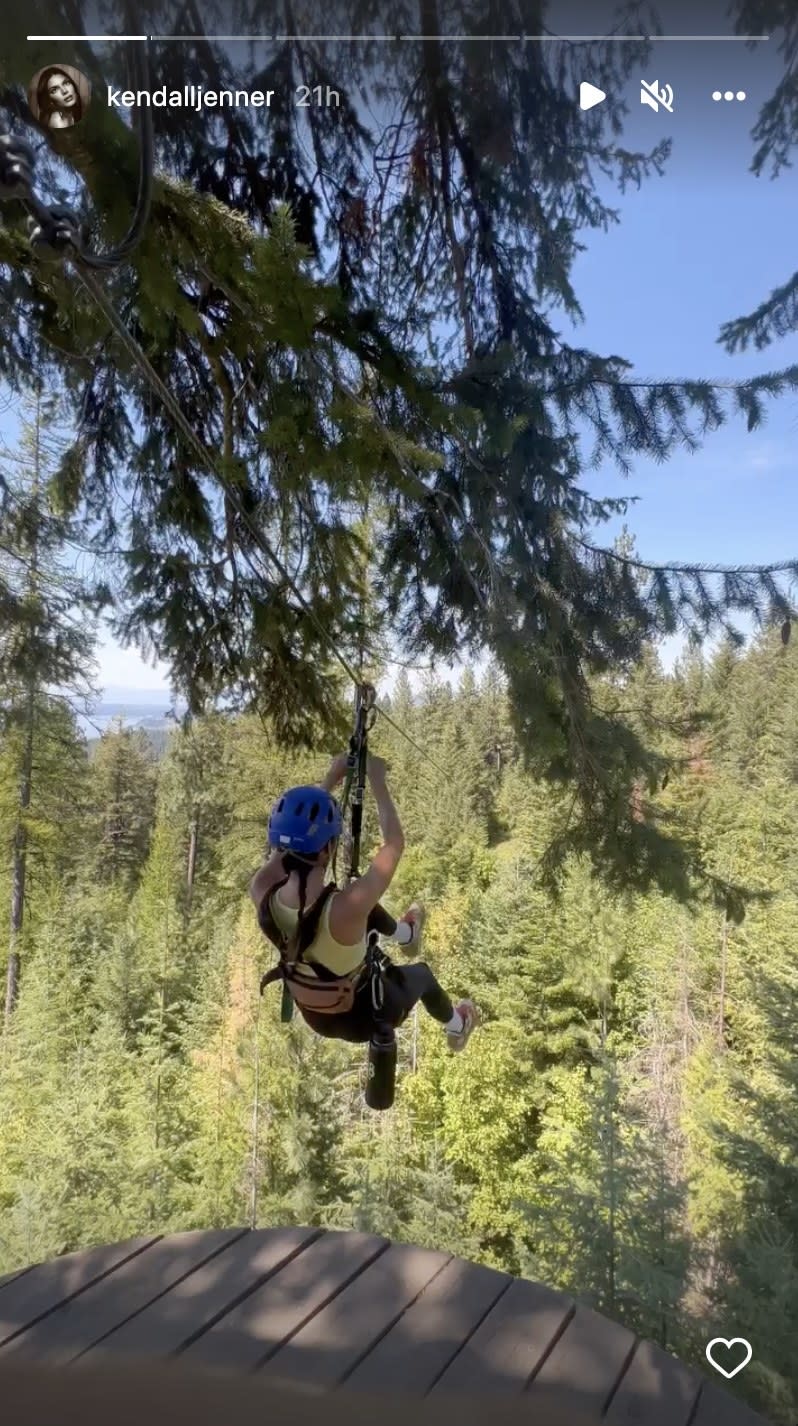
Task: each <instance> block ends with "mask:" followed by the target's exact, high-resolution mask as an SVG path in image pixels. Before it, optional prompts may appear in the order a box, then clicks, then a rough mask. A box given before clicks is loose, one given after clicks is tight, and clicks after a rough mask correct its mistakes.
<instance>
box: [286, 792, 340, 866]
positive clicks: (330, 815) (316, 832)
mask: <svg viewBox="0 0 798 1426" xmlns="http://www.w3.org/2000/svg"><path fill="white" fill-rule="evenodd" d="M343 822H344V819H343V816H342V813H341V809H340V807H339V806H338V803H337V802H336V800H335V798H334V797H332V796H331V795H330V793H329V792H325V790H324V788H323V787H291V788H289V790H288V792H284V793H283V795H282V797H278V799H277V801H276V802H275V804H274V806H273V807H272V810H271V816H270V817H269V846H270V847H277V848H278V849H279V850H280V851H281V852H297V853H298V854H299V856H304V857H313V856H315V855H316V853H317V852H320V851H321V849H322V847H326V846H327V843H328V842H331V841H332V840H333V839H334V838H335V837H340V835H341V828H342V827H343Z"/></svg>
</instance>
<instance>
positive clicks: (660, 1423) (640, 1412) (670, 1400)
mask: <svg viewBox="0 0 798 1426" xmlns="http://www.w3.org/2000/svg"><path fill="white" fill-rule="evenodd" d="M700 1389H701V1377H700V1376H699V1374H698V1372H696V1371H693V1369H692V1368H691V1367H687V1366H685V1364H684V1362H679V1361H677V1360H676V1358H675V1357H671V1356H669V1354H668V1353H667V1352H663V1350H662V1348H661V1347H657V1346H655V1344H654V1343H653V1342H640V1343H639V1344H638V1346H637V1349H636V1351H635V1354H634V1356H633V1357H632V1360H631V1362H630V1364H629V1367H628V1369H627V1371H626V1372H625V1373H624V1375H623V1377H622V1379H621V1383H620V1385H619V1387H618V1390H617V1392H616V1393H615V1395H614V1396H613V1398H612V1401H611V1402H610V1406H609V1410H608V1411H607V1414H606V1418H605V1419H606V1422H607V1426H632V1423H635V1426H636V1423H638V1422H640V1423H644V1426H687V1423H688V1421H689V1420H690V1413H691V1411H692V1409H693V1407H694V1405H695V1402H696V1398H697V1396H698V1393H699V1391H700Z"/></svg>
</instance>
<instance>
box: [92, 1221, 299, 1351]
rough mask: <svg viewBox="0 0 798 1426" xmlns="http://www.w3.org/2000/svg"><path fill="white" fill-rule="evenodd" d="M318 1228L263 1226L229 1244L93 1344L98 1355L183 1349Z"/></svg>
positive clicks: (294, 1254) (240, 1299) (269, 1275)
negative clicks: (217, 1255)
mask: <svg viewBox="0 0 798 1426" xmlns="http://www.w3.org/2000/svg"><path fill="white" fill-rule="evenodd" d="M321 1231H322V1230H321V1229H319V1228H259V1229H257V1230H256V1231H255V1232H247V1233H245V1234H244V1236H243V1237H241V1238H239V1239H238V1240H237V1241H236V1242H234V1243H231V1244H230V1246H229V1247H228V1248H227V1249H226V1250H225V1252H224V1253H223V1254H222V1255H221V1256H220V1257H216V1258H213V1259H211V1261H210V1262H208V1263H205V1264H203V1265H202V1266H200V1267H198V1268H197V1270H196V1271H195V1272H192V1273H191V1275H190V1276H189V1277H187V1278H186V1279H185V1280H184V1281H183V1282H181V1283H179V1284H178V1285H177V1286H176V1287H173V1288H172V1289H171V1291H169V1292H167V1293H165V1294H164V1296H162V1297H159V1298H158V1299H157V1301H155V1302H153V1303H151V1304H150V1306H148V1307H145V1308H144V1311H143V1312H140V1313H139V1314H138V1316H136V1317H133V1318H131V1319H130V1320H129V1321H128V1322H125V1323H124V1324H123V1325H122V1326H121V1327H119V1328H117V1329H116V1330H115V1331H114V1332H113V1333H112V1334H111V1335H110V1336H105V1337H104V1339H103V1340H101V1342H100V1344H99V1345H96V1344H95V1345H94V1349H93V1350H91V1351H88V1350H87V1354H86V1355H85V1356H83V1357H81V1362H82V1363H83V1364H87V1363H90V1362H91V1361H93V1360H94V1359H95V1358H96V1357H97V1356H98V1354H100V1353H102V1354H103V1355H105V1354H110V1355H117V1356H119V1355H122V1354H123V1353H124V1354H125V1355H138V1356H147V1355H151V1356H158V1357H166V1356H169V1355H171V1354H172V1353H174V1352H179V1351H180V1349H181V1348H182V1347H184V1346H185V1345H187V1343H188V1342H189V1341H190V1340H191V1339H192V1338H193V1337H195V1336H198V1335H199V1334H200V1332H202V1331H203V1330H204V1329H206V1328H207V1327H209V1326H211V1325H212V1324H213V1322H214V1321H215V1320H216V1319H217V1318H219V1317H221V1316H222V1315H223V1314H225V1313H226V1312H229V1311H231V1310H232V1309H233V1308H234V1307H236V1306H237V1305H238V1304H239V1302H241V1301H243V1299H244V1298H245V1297H247V1296H248V1295H249V1293H250V1292H252V1291H254V1290H255V1288H257V1287H259V1286H260V1285H261V1284H262V1283H264V1282H265V1281H266V1280H267V1279H268V1278H269V1277H271V1276H272V1275H273V1274H274V1273H275V1272H279V1271H280V1269H281V1268H282V1267H283V1266H284V1265H285V1264H286V1263H287V1262H288V1260H289V1259H291V1258H293V1257H294V1256H296V1254H297V1253H299V1252H301V1251H302V1250H303V1248H306V1247H307V1246H308V1245H309V1244H310V1243H312V1242H313V1240H314V1238H316V1237H318V1236H319V1234H320V1232H321Z"/></svg>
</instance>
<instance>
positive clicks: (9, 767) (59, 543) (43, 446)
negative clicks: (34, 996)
mask: <svg viewBox="0 0 798 1426" xmlns="http://www.w3.org/2000/svg"><path fill="white" fill-rule="evenodd" d="M68 444H69V435H68V432H66V431H65V429H64V424H63V402H62V401H61V400H60V399H59V397H58V396H57V395H52V394H46V393H45V392H44V390H43V387H42V385H41V383H39V384H38V385H37V387H36V390H35V392H34V394H33V395H32V396H30V397H29V398H28V399H27V400H26V402H25V403H24V406H23V409H22V414H21V420H20V428H19V441H18V445H17V446H16V448H15V449H13V450H10V449H8V448H5V449H3V450H0V616H2V626H1V627H0V688H2V695H0V731H1V732H2V735H3V739H4V742H5V750H4V751H5V757H4V761H5V763H6V775H7V776H12V777H15V779H16V782H17V792H16V798H15V804H14V809H13V813H12V815H11V825H10V828H9V830H10V840H11V848H10V851H11V878H10V880H11V887H10V926H9V942H8V962H7V966H8V969H7V977H6V994H5V1023H6V1025H7V1024H8V1021H9V1018H10V1016H11V1014H12V1012H13V1010H14V1007H15V1005H16V1001H17V995H18V991H19V975H20V952H21V948H22V943H23V928H24V923H25V915H26V909H27V906H26V897H27V888H28V855H29V843H30V837H31V829H32V823H33V820H34V819H35V816H36V804H37V788H36V781H37V772H36V769H37V768H38V772H39V774H41V771H42V764H43V762H44V760H45V756H44V747H45V745H46V744H47V743H48V742H50V743H51V744H52V742H53V741H60V740H63V747H64V750H65V756H66V759H69V758H72V759H74V758H75V753H76V749H75V744H74V735H73V736H72V738H71V739H70V732H71V729H70V727H69V724H70V718H69V712H68V710H69V707H70V702H69V700H70V695H71V696H72V698H80V697H83V698H84V699H85V697H86V696H87V694H88V692H89V683H88V679H89V675H90V672H91V667H92V660H91V654H92V639H91V632H90V626H87V623H86V619H87V615H88V613H89V611H90V608H91V605H92V594H91V591H90V590H89V588H88V587H87V585H86V583H85V582H84V581H83V579H82V578H81V577H80V575H79V573H77V572H76V571H75V569H74V567H73V566H72V565H71V564H70V560H69V556H70V553H72V555H73V557H74V549H73V550H70V546H71V542H72V541H74V540H75V539H77V538H78V531H77V529H76V522H75V520H74V519H71V518H70V516H69V515H68V513H65V512H64V510H63V507H62V505H61V502H60V499H59V498H58V493H57V491H56V489H55V486H54V477H55V474H56V471H57V468H58V466H59V464H60V462H61V461H62V459H63V457H64V453H65V451H66V450H67V447H68ZM65 711H66V716H65ZM9 810H10V809H9Z"/></svg>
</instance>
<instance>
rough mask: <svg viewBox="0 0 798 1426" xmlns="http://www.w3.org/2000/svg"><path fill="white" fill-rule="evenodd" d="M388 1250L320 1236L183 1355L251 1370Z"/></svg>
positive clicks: (373, 1240) (379, 1241) (350, 1236)
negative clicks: (379, 1255) (380, 1254)
mask: <svg viewBox="0 0 798 1426" xmlns="http://www.w3.org/2000/svg"><path fill="white" fill-rule="evenodd" d="M387 1247H388V1243H387V1241H386V1239H385V1238H378V1237H376V1236H375V1235H373V1234H371V1233H324V1234H323V1236H322V1237H321V1238H317V1239H316V1241H315V1242H314V1243H311V1244H310V1246H309V1247H308V1248H306V1249H305V1251H304V1252H303V1253H300V1254H299V1257H297V1258H294V1259H293V1261H292V1262H290V1263H288V1264H287V1265H286V1266H285V1267H284V1268H283V1269H282V1271H281V1272H279V1273H277V1274H276V1275H275V1276H274V1277H272V1278H270V1279H269V1281H268V1282H266V1283H264V1285H263V1287H260V1288H258V1289H257V1291H255V1292H253V1293H251V1294H250V1296H249V1297H247V1298H245V1299H244V1301H243V1302H241V1303H239V1305H238V1306H237V1307H234V1308H233V1310H232V1312H229V1313H227V1314H226V1316H224V1317H222V1318H221V1320H220V1321H219V1322H217V1323H215V1325H214V1326H213V1327H211V1329H210V1331H208V1332H205V1333H203V1335H202V1336H201V1337H199V1338H198V1339H197V1341H196V1342H192V1343H191V1344H190V1345H189V1346H188V1347H187V1349H186V1351H185V1353H183V1354H181V1357H180V1360H181V1361H183V1360H187V1361H188V1362H189V1363H194V1362H196V1363H198V1364H201V1365H203V1366H204V1365H210V1366H216V1367H225V1368H227V1367H229V1368H233V1369H235V1370H238V1371H249V1370H252V1369H253V1368H255V1367H256V1366H258V1365H259V1364H260V1363H262V1362H263V1361H264V1360H265V1359H266V1358H267V1357H268V1356H270V1355H272V1354H273V1353H274V1352H276V1351H277V1349H278V1347H280V1346H282V1345H283V1343H284V1342H285V1341H286V1340H287V1339H288V1338H289V1337H290V1336H291V1335H292V1334H293V1333H294V1332H297V1331H299V1329H300V1328H301V1327H302V1326H303V1325H304V1323H305V1322H306V1321H307V1320H308V1318H310V1317H311V1316H312V1315H313V1314H314V1313H315V1312H320V1311H321V1309H322V1308H323V1307H325V1306H326V1304H327V1302H328V1301H329V1300H330V1299H331V1298H332V1297H334V1296H335V1294H336V1293H337V1292H340V1291H341V1289H342V1288H344V1287H345V1286H346V1285H347V1283H348V1282H349V1281H350V1280H351V1279H352V1278H354V1277H355V1276H357V1274H358V1273H359V1272H361V1271H362V1270H363V1269H364V1268H365V1267H366V1266H367V1265H368V1264H369V1263H370V1262H371V1261H372V1260H373V1259H374V1258H375V1257H377V1255H378V1254H379V1253H381V1252H384V1251H385V1250H386V1249H387Z"/></svg>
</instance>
